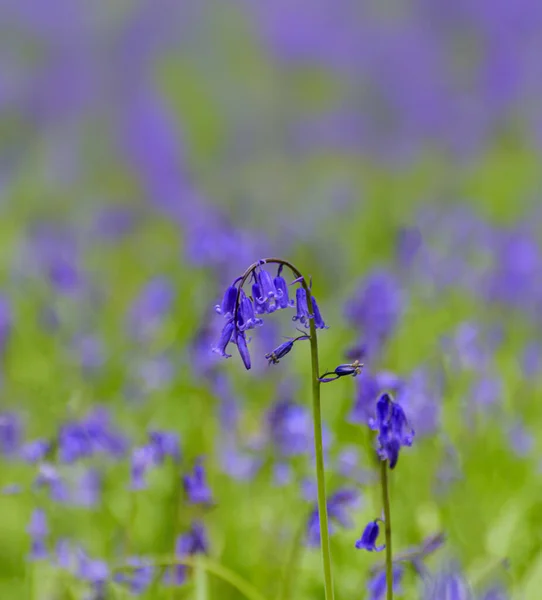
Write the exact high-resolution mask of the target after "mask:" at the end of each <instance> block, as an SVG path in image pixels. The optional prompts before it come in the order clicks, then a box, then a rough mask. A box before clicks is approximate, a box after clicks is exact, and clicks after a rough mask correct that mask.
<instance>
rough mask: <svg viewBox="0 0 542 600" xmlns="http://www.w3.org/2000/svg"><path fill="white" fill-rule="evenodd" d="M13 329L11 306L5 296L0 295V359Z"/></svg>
mask: <svg viewBox="0 0 542 600" xmlns="http://www.w3.org/2000/svg"><path fill="white" fill-rule="evenodd" d="M12 327H13V315H12V311H11V304H10V302H9V301H8V299H7V298H6V297H5V296H1V295H0V357H2V356H3V355H4V352H5V350H6V347H7V343H8V340H9V338H10V336H11V330H12Z"/></svg>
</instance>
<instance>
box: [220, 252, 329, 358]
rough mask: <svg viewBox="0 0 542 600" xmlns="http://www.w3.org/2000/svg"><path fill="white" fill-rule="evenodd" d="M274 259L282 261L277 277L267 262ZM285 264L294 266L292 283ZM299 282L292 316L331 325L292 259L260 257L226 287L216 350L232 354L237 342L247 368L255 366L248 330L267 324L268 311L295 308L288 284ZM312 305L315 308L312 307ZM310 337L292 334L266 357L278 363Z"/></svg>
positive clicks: (303, 321) (301, 321)
mask: <svg viewBox="0 0 542 600" xmlns="http://www.w3.org/2000/svg"><path fill="white" fill-rule="evenodd" d="M270 263H278V265H279V267H278V270H277V274H276V276H275V277H273V276H272V275H271V273H270V272H269V270H268V267H267V265H268V264H270ZM285 265H286V266H288V267H289V268H290V269H291V270H292V272H293V273H294V275H295V277H296V278H295V279H294V280H293V281H292V282H291V283H290V284H288V283H287V282H286V279H285V278H284V277H283V275H282V272H283V269H284V266H285ZM245 284H246V285H247V286H248V285H250V290H251V296H249V295H247V293H246V292H245V289H244V286H245ZM295 284H299V287H298V288H297V289H296V301H295V307H296V314H295V315H294V316H293V317H292V320H293V321H296V322H297V321H298V322H299V324H300V325H303V326H305V327H309V325H310V323H311V321H312V322H313V323H314V326H315V327H316V328H317V329H327V325H326V324H325V322H324V319H323V318H322V314H321V312H320V308H319V306H318V303H317V302H316V299H315V298H314V296H312V294H311V295H310V298H309V299H308V291H307V290H310V289H311V285H307V284H306V283H305V280H304V278H303V277H301V276H300V275H299V272H298V271H297V270H296V269H295V268H294V267H292V266H291V265H289V264H288V263H286V262H284V261H281V260H278V259H269V260H267V261H266V260H259V261H257V262H256V263H254V264H252V265H251V266H250V267H249V268H248V269H247V270H246V271H245V273H244V274H243V275H242V276H240V277H237V278H236V279H235V280H234V281H233V282H232V283H231V285H229V286H228V287H227V288H226V291H225V292H224V295H223V298H222V301H221V303H220V304H217V305H216V306H215V312H216V313H218V314H219V315H221V316H223V317H224V318H225V319H226V322H225V324H224V326H223V328H222V332H221V334H220V336H219V339H218V340H217V342H216V343H215V344H214V345H213V347H212V350H213V352H215V353H216V354H218V355H220V356H222V357H224V358H230V357H231V354H229V353H228V351H227V348H228V345H229V344H230V343H233V344H234V345H236V346H237V350H238V352H239V355H240V356H241V359H242V361H243V364H244V365H245V368H246V369H250V368H251V366H252V362H251V357H250V352H249V349H248V344H249V342H250V338H248V339H247V337H246V332H247V331H248V330H250V329H254V328H256V327H259V326H261V325H263V322H264V321H263V316H264V315H270V314H272V313H274V312H276V311H278V310H284V309H289V308H293V307H294V302H293V300H290V295H289V291H288V288H289V285H295ZM311 284H312V282H311ZM309 300H310V302H309ZM309 305H310V306H311V310H312V312H311V310H309ZM309 338H310V336H308V335H306V334H303V335H301V336H298V337H297V338H289V339H288V341H286V342H284V343H282V344H281V345H279V346H278V347H277V348H276V349H275V350H273V351H272V352H269V353H268V354H266V355H265V357H266V358H267V360H268V361H269V364H277V363H278V362H279V360H280V359H281V358H283V357H284V356H286V354H288V353H289V352H290V351H291V350H292V348H293V345H294V343H295V342H297V341H300V340H304V339H309Z"/></svg>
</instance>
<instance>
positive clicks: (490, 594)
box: [480, 585, 510, 600]
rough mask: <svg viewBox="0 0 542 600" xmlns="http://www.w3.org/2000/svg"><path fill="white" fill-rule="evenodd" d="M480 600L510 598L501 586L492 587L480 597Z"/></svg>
mask: <svg viewBox="0 0 542 600" xmlns="http://www.w3.org/2000/svg"><path fill="white" fill-rule="evenodd" d="M480 600H510V596H509V595H508V594H507V593H506V592H505V591H504V589H503V588H502V587H501V586H499V585H492V586H491V587H490V588H489V589H487V590H485V591H484V592H483V593H482V594H481V595H480Z"/></svg>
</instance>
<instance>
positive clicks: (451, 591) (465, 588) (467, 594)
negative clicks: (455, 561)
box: [423, 565, 474, 600]
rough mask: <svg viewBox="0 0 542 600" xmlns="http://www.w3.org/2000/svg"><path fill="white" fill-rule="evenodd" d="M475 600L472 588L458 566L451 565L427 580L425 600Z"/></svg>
mask: <svg viewBox="0 0 542 600" xmlns="http://www.w3.org/2000/svg"><path fill="white" fill-rule="evenodd" d="M443 598H445V599H446V600H448V598H449V599H450V600H474V596H473V594H472V592H471V590H470V587H469V585H468V583H467V581H466V580H465V578H464V576H463V574H462V573H461V572H460V571H459V569H458V568H457V566H456V565H451V566H449V567H447V568H445V569H443V570H442V571H440V572H438V573H437V574H436V575H435V576H434V577H432V578H427V579H426V580H425V586H424V596H423V600H442V599H443Z"/></svg>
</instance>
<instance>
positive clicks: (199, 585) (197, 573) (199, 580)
mask: <svg viewBox="0 0 542 600" xmlns="http://www.w3.org/2000/svg"><path fill="white" fill-rule="evenodd" d="M194 580H195V583H196V600H207V598H208V597H209V588H208V582H207V571H206V570H205V568H204V567H203V566H202V564H201V560H200V559H199V557H198V560H197V563H196V566H195V567H194Z"/></svg>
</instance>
